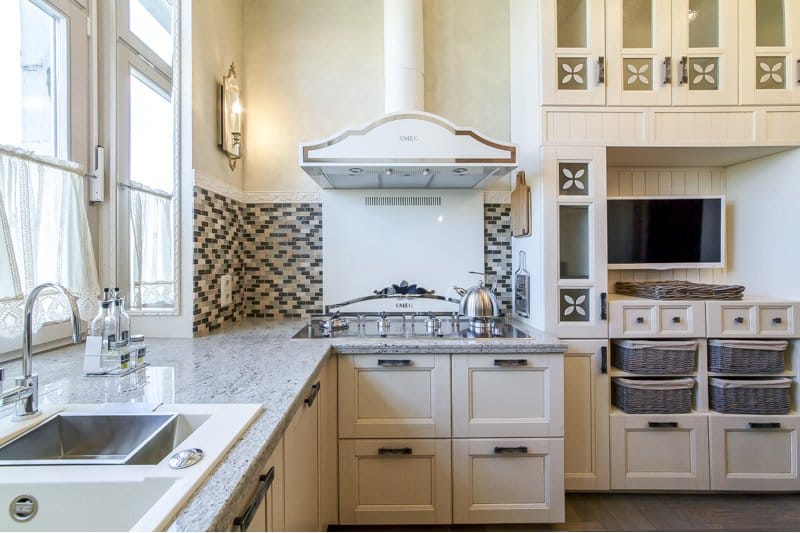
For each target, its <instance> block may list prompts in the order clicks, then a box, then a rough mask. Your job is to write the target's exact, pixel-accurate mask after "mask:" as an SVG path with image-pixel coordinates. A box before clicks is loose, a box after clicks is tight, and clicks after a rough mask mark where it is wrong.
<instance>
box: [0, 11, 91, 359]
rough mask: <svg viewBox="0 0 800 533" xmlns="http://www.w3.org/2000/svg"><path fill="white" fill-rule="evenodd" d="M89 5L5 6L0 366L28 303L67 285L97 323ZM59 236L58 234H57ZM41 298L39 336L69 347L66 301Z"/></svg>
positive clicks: (0, 93) (0, 90)
mask: <svg viewBox="0 0 800 533" xmlns="http://www.w3.org/2000/svg"><path fill="white" fill-rule="evenodd" d="M88 17H89V13H88V12H87V10H86V4H85V3H78V2H75V1H74V0H2V1H0V74H2V80H3V81H2V83H0V117H2V119H0V145H3V146H4V147H5V148H4V149H3V151H2V154H0V224H2V225H3V227H2V228H0V359H7V358H9V357H11V356H13V355H11V354H8V352H13V351H16V350H19V349H20V347H21V345H22V343H21V330H22V326H21V323H22V299H23V297H24V295H25V294H27V292H28V291H29V290H30V289H31V288H32V287H33V286H35V285H37V284H38V283H41V282H43V281H59V282H61V283H62V284H63V285H65V286H66V287H67V288H68V289H70V291H71V292H72V293H73V294H74V295H75V296H77V297H78V298H79V302H80V305H81V312H82V316H83V317H84V318H86V317H87V316H89V317H90V316H91V307H92V305H93V304H94V301H95V299H96V292H97V290H98V287H97V285H98V283H97V270H96V267H95V265H94V256H93V245H92V242H91V240H90V237H89V235H90V228H89V226H88V217H87V214H86V201H85V198H86V195H85V189H84V187H85V185H86V184H85V182H84V179H83V177H82V176H81V174H80V173H77V172H75V170H76V169H77V168H78V165H73V164H71V163H64V164H62V163H54V162H52V159H48V163H47V164H41V163H40V162H39V161H40V160H41V156H44V157H46V158H55V159H58V160H60V161H63V162H66V161H73V162H75V163H78V164H79V165H80V166H83V167H86V166H87V163H88V159H89V149H88V147H89V145H90V144H92V145H93V144H94V143H92V142H91V138H90V130H91V128H90V127H89V122H90V114H91V112H90V110H91V109H92V108H91V101H90V100H91V87H92V80H93V79H94V75H95V74H94V73H93V72H90V71H89V66H88V65H89V50H90V48H89V43H90V38H89V35H88V34H87V19H88ZM54 229H55V230H56V231H54ZM48 296H49V295H48V294H47V293H45V294H44V295H43V298H40V300H39V304H40V305H38V306H37V309H36V310H35V312H34V322H35V323H36V324H37V325H38V324H44V325H43V326H42V328H41V330H39V332H38V334H37V335H36V336H35V338H34V342H35V343H36V344H37V345H39V346H40V347H42V346H44V347H47V346H49V345H50V344H51V343H58V344H61V343H63V339H65V338H67V337H68V336H69V332H70V329H69V324H68V323H67V324H64V323H60V321H62V320H63V319H65V318H66V316H67V315H66V313H65V309H64V308H63V302H62V301H61V300H60V299H59V298H48ZM2 354H7V355H2Z"/></svg>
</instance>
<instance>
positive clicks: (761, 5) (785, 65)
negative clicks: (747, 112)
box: [739, 0, 800, 105]
mask: <svg viewBox="0 0 800 533" xmlns="http://www.w3.org/2000/svg"><path fill="white" fill-rule="evenodd" d="M739 9H740V13H739V16H740V17H741V24H740V25H739V42H740V50H741V56H742V59H741V64H742V74H741V92H742V99H741V100H742V103H743V104H777V105H780V104H800V43H798V41H800V2H798V1H797V0H741V2H740V4H739Z"/></svg>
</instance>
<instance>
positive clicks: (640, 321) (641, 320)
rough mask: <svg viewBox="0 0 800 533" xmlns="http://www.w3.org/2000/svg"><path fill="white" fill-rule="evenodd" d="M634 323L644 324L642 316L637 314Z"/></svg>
mask: <svg viewBox="0 0 800 533" xmlns="http://www.w3.org/2000/svg"><path fill="white" fill-rule="evenodd" d="M636 323H637V324H644V317H643V316H637V317H636Z"/></svg>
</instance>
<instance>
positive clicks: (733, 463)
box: [709, 413, 800, 491]
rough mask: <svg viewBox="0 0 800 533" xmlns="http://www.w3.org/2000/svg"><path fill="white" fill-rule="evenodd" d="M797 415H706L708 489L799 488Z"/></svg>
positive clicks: (792, 489) (798, 418)
mask: <svg viewBox="0 0 800 533" xmlns="http://www.w3.org/2000/svg"><path fill="white" fill-rule="evenodd" d="M798 430H800V417H798V416H759V415H753V416H748V415H715V414H713V413H712V414H710V415H709V432H710V434H711V435H710V443H711V490H743V491H762V490H782V491H798V490H800V476H798V466H797V464H798V460H800V452H798V443H797V434H798Z"/></svg>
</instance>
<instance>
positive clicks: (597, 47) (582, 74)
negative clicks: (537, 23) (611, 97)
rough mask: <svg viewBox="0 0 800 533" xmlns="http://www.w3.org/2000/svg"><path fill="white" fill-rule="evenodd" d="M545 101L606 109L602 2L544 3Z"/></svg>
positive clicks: (545, 0) (555, 0)
mask: <svg viewBox="0 0 800 533" xmlns="http://www.w3.org/2000/svg"><path fill="white" fill-rule="evenodd" d="M541 14H542V24H541V28H542V41H541V42H542V58H541V59H542V61H541V65H542V101H543V102H544V104H546V105H547V104H553V105H573V104H574V105H605V99H606V97H605V83H604V80H603V78H604V68H605V58H604V54H605V51H604V50H605V42H604V41H605V32H604V30H605V28H604V21H603V17H604V12H603V8H602V2H597V1H596V0H542V10H541Z"/></svg>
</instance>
